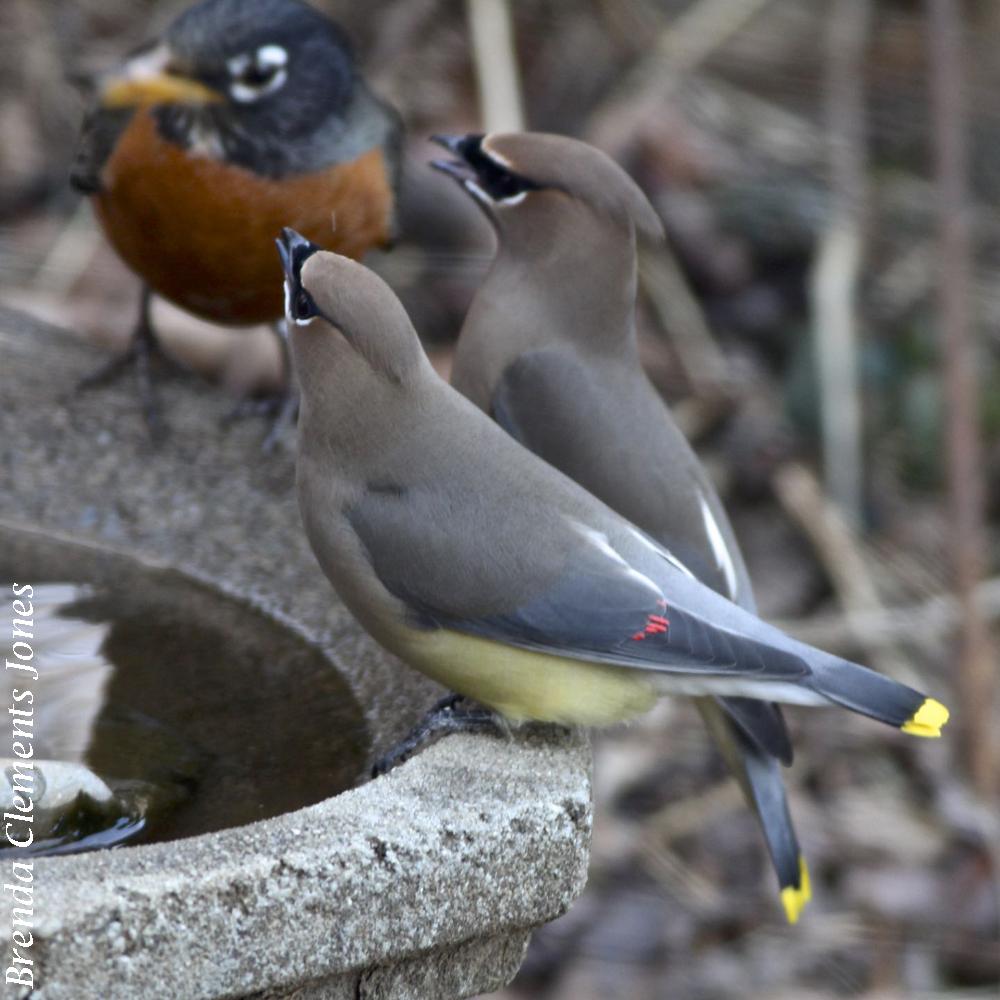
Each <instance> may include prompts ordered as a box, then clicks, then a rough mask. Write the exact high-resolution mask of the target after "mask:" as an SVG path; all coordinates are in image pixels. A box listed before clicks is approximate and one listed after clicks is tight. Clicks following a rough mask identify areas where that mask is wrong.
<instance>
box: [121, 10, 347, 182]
mask: <svg viewBox="0 0 1000 1000" xmlns="http://www.w3.org/2000/svg"><path fill="white" fill-rule="evenodd" d="M356 83H357V69H356V66H355V60H354V55H353V52H352V50H351V46H350V43H349V41H348V40H347V38H346V36H345V35H344V34H343V32H342V31H341V30H340V29H339V28H338V27H337V25H336V24H334V23H333V22H332V21H330V20H329V18H327V17H325V16H324V15H323V14H321V13H320V12H319V11H317V10H314V9H313V8H312V7H310V6H309V5H308V4H305V3H300V2H299V0H201V2H200V3H198V4H196V5H195V6H193V7H191V8H190V9H189V10H187V11H185V12H184V13H183V14H181V16H180V17H179V18H178V19H177V20H176V21H175V22H174V23H173V24H172V25H171V26H170V27H169V28H168V29H167V32H166V34H165V36H164V38H163V39H162V41H160V42H158V43H153V44H151V45H148V46H146V47H145V48H143V49H141V50H139V51H138V52H136V53H135V54H134V55H133V56H132V57H131V58H130V59H129V60H128V61H126V63H125V64H124V65H123V66H122V67H121V68H120V69H119V71H117V72H116V73H114V74H112V75H111V76H109V77H108V78H107V79H106V80H105V82H104V85H103V87H102V91H101V94H102V103H103V104H105V105H107V106H112V107H115V106H126V105H128V106H132V105H136V106H138V105H146V106H152V108H153V114H154V115H155V116H156V119H157V122H158V124H159V126H160V130H161V132H162V133H163V135H164V136H165V137H166V138H167V139H169V140H171V141H173V142H176V143H178V144H180V145H183V146H185V147H188V148H192V149H195V150H197V151H198V152H199V153H202V154H205V155H208V156H214V157H217V158H220V159H225V160H228V161H230V162H235V163H239V164H241V165H243V166H247V167H250V168H251V169H253V170H255V171H256V172H258V173H262V174H266V175H269V176H281V175H283V174H285V173H292V172H301V171H303V170H307V169H309V168H310V161H311V160H313V159H315V158H316V156H317V148H318V147H320V146H322V145H323V144H324V142H326V143H327V144H328V143H329V142H331V141H333V140H332V137H331V134H328V133H332V132H335V131H336V127H335V126H336V123H337V122H338V121H339V119H340V118H342V117H343V115H344V113H345V111H346V109H347V107H348V105H349V104H350V102H351V99H352V97H353V94H354V88H355V85H356Z"/></svg>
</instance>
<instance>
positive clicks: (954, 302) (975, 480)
mask: <svg viewBox="0 0 1000 1000" xmlns="http://www.w3.org/2000/svg"><path fill="white" fill-rule="evenodd" d="M961 28H962V8H961V5H960V4H959V3H958V2H957V0H927V32H928V39H929V47H930V55H931V97H932V105H933V135H934V158H935V174H936V179H937V201H938V212H939V219H940V230H939V240H940V253H939V255H938V259H939V263H938V273H939V285H938V291H939V295H940V327H941V339H942V345H943V349H944V358H945V375H946V393H947V399H948V416H947V467H948V491H949V504H950V508H951V526H952V539H951V549H952V552H953V554H954V560H955V562H954V570H955V585H956V587H957V590H958V595H959V600H960V602H961V605H962V629H961V647H962V650H961V660H960V663H959V671H958V677H957V683H958V691H959V698H960V701H961V704H962V709H963V714H964V716H965V722H966V729H965V736H966V741H967V742H966V758H967V760H968V764H969V768H970V771H971V774H972V780H973V783H974V785H975V787H976V789H977V790H978V791H979V792H980V794H982V795H984V796H989V797H991V798H992V797H993V796H995V795H996V794H997V788H996V783H997V773H998V766H1000V765H998V761H1000V747H998V745H997V739H996V734H995V732H994V730H993V711H994V702H995V698H996V680H995V668H996V662H997V661H996V649H995V646H994V643H993V640H992V636H991V635H990V630H989V626H988V625H987V623H986V620H985V618H984V617H983V615H982V614H981V613H980V610H979V607H978V605H977V604H976V601H975V599H974V595H975V588H976V586H977V585H978V583H979V581H980V580H981V579H982V577H983V570H984V565H983V551H984V538H985V534H984V529H983V480H982V450H981V445H980V441H979V433H978V429H977V420H978V408H977V400H978V393H977V391H976V375H975V371H976V360H975V354H976V344H975V335H974V332H973V329H972V323H971V319H970V309H969V301H970V300H969V292H970V280H969V279H970V273H971V248H970V244H971V240H970V221H969V211H968V199H967V195H966V178H967V175H968V165H967V154H966V142H965V122H966V108H965V98H964V93H963V86H962V71H963V63H962V40H961Z"/></svg>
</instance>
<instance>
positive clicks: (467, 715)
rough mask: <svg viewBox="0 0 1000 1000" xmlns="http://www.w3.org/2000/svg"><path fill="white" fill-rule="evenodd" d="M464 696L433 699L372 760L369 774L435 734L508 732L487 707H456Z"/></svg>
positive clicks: (376, 773) (376, 774)
mask: <svg viewBox="0 0 1000 1000" xmlns="http://www.w3.org/2000/svg"><path fill="white" fill-rule="evenodd" d="M464 700H465V697H464V696H463V695H460V694H450V695H447V696H446V697H444V698H442V699H441V700H440V701H438V702H436V703H435V704H434V706H433V707H432V708H431V710H430V711H429V712H428V713H427V714H426V715H425V716H424V717H423V718H422V719H421V720H420V722H418V723H417V725H416V727H415V728H414V730H413V731H412V732H411V733H410V735H409V736H407V737H406V739H405V740H403V742H402V743H400V744H399V745H398V746H396V747H394V748H393V749H392V750H390V751H389V752H388V753H385V754H383V755H382V756H381V757H379V758H378V760H376V761H375V764H374V766H373V767H372V777H373V778H377V777H379V775H382V774H385V773H386V771H390V770H392V768H394V767H396V765H397V764H402V763H403V761H404V760H406V759H407V758H408V757H409V756H410V755H411V754H413V753H414V752H415V751H416V750H419V749H420V748H421V747H422V746H423V745H424V744H425V743H427V742H428V740H430V739H431V738H432V737H435V736H443V735H445V734H447V733H481V732H484V731H487V730H489V731H491V732H493V733H496V734H499V735H502V736H510V730H509V728H508V727H507V724H506V722H505V721H504V719H503V718H502V717H501V716H499V715H497V714H496V712H492V711H490V709H488V708H475V709H459V708H458V707H457V706H458V705H459V704H461V703H462V702H463V701H464Z"/></svg>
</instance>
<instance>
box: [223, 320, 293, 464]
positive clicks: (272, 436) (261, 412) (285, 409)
mask: <svg viewBox="0 0 1000 1000" xmlns="http://www.w3.org/2000/svg"><path fill="white" fill-rule="evenodd" d="M271 329H272V330H273V331H274V335H275V337H276V338H277V340H278V345H279V347H280V348H281V364H282V369H283V372H284V376H285V386H284V388H283V389H281V390H280V391H279V392H276V393H274V394H272V395H270V396H265V397H264V398H263V399H244V400H241V401H240V402H239V403H237V404H236V406H234V407H233V408H232V410H230V411H229V413H227V414H226V416H225V417H224V418H223V423H232V422H233V421H234V420H242V419H243V418H244V417H258V416H265V417H273V418H274V421H273V423H272V424H271V429H270V430H269V431H268V432H267V437H266V438H264V444H263V450H264V451H272V450H273V449H274V447H275V446H276V445H277V443H278V441H279V440H280V439H281V437H282V436H283V434H284V433H285V429H286V428H288V427H290V426H291V425H292V424H293V423H294V422H295V420H296V418H297V417H298V415H299V386H298V383H297V382H296V380H295V373H294V371H293V369H292V356H291V353H290V352H289V347H288V332H287V330H286V328H285V321H284V320H278V321H277V322H275V323H272V324H271Z"/></svg>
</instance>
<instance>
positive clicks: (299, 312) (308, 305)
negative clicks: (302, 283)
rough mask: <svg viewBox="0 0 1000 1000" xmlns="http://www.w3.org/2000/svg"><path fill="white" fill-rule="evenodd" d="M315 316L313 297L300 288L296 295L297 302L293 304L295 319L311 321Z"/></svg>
mask: <svg viewBox="0 0 1000 1000" xmlns="http://www.w3.org/2000/svg"><path fill="white" fill-rule="evenodd" d="M315 315H316V307H315V305H313V300H312V296H311V295H310V294H309V293H308V292H307V291H306V290H305V289H304V288H300V289H299V290H298V291H297V292H296V293H295V301H294V302H293V303H292V316H293V317H294V318H295V319H311V318H312V317H313V316H315Z"/></svg>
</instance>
